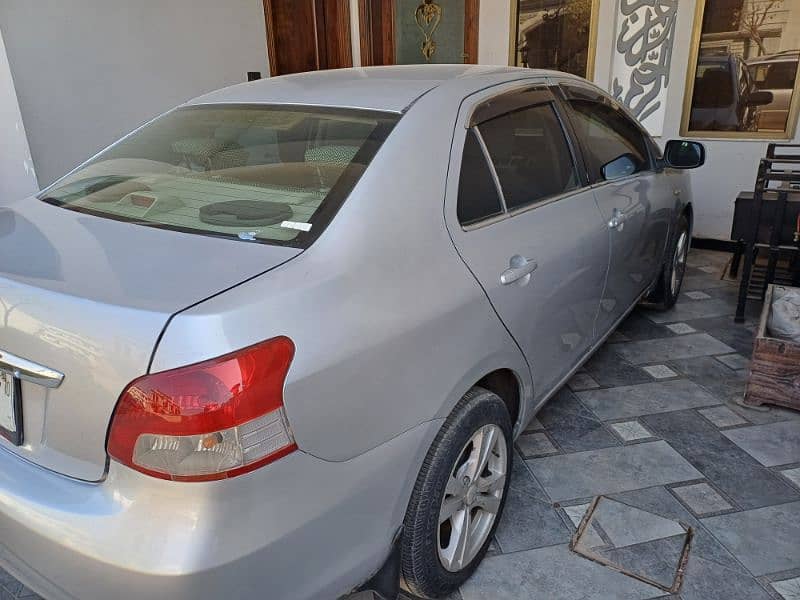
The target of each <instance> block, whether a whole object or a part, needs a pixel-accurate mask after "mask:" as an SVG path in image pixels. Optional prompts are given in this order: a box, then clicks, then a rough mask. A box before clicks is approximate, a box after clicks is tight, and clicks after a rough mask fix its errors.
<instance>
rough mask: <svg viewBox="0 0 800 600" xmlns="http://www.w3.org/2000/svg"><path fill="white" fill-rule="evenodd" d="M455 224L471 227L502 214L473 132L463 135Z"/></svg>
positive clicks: (497, 196)
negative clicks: (464, 138) (464, 136)
mask: <svg viewBox="0 0 800 600" xmlns="http://www.w3.org/2000/svg"><path fill="white" fill-rule="evenodd" d="M457 212H458V222H459V223H461V224H462V225H472V224H474V223H477V222H479V221H483V220H484V219H488V218H490V217H494V216H497V215H499V214H502V212H503V205H502V203H501V201H500V195H499V194H498V192H497V186H496V185H495V182H494V177H493V176H492V172H491V169H490V168H489V163H487V162H486V155H485V154H484V152H483V148H482V147H481V143H480V141H479V140H478V134H477V133H476V132H475V130H474V129H470V130H469V131H468V132H467V139H466V141H465V142H464V153H463V156H462V159H461V175H460V176H459V181H458V207H457Z"/></svg>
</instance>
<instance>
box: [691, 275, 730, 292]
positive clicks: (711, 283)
mask: <svg viewBox="0 0 800 600" xmlns="http://www.w3.org/2000/svg"><path fill="white" fill-rule="evenodd" d="M727 287H733V286H732V285H731V282H728V281H723V280H721V279H720V278H719V277H714V276H713V275H711V274H709V273H701V274H698V275H692V274H687V275H686V276H685V277H684V278H683V285H682V286H681V289H682V290H683V291H684V292H691V291H694V290H712V289H714V288H727Z"/></svg>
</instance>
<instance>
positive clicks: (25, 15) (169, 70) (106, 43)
mask: <svg viewBox="0 0 800 600" xmlns="http://www.w3.org/2000/svg"><path fill="white" fill-rule="evenodd" d="M0 29H1V30H2V32H3V34H4V36H5V42H6V49H7V54H8V62H9V64H10V65H11V72H12V74H13V76H14V82H15V84H16V91H17V96H18V98H19V106H20V108H21V111H22V118H23V121H24V122H25V126H26V130H27V133H28V141H29V143H30V149H31V153H32V155H33V159H34V162H35V164H36V173H37V175H38V179H39V184H40V185H42V186H45V185H47V184H48V183H50V182H52V181H53V180H54V179H56V178H58V177H59V176H61V175H63V174H64V173H66V172H68V171H69V170H71V169H72V168H73V167H75V166H76V165H77V164H79V163H80V162H82V161H83V160H85V159H86V158H88V157H89V156H91V155H93V154H94V153H96V152H97V151H98V150H100V149H102V148H103V147H105V146H106V145H108V144H109V143H111V142H113V141H114V140H115V139H117V138H118V137H120V136H121V135H123V134H124V133H126V132H128V131H129V130H131V129H133V128H134V127H136V126H138V125H139V124H141V123H143V122H145V121H147V120H149V119H150V118H152V117H154V116H156V115H158V114H160V113H161V112H163V111H165V110H167V109H169V108H171V107H172V106H174V105H176V104H179V103H181V102H184V101H185V100H188V99H189V98H192V97H194V96H197V95H199V94H201V93H203V92H206V91H210V90H213V89H215V88H219V87H222V86H226V85H231V84H234V83H239V82H242V81H245V80H246V78H247V71H261V72H262V74H264V75H268V73H269V69H268V66H267V51H266V31H265V24H264V12H263V5H262V1H261V0H224V1H220V0H169V1H167V2H162V1H159V0H136V1H135V2H132V1H130V0H102V1H99V0H69V1H68V2H65V1H64V0H36V1H35V2H31V1H30V0H1V1H0ZM0 122H3V121H2V119H0Z"/></svg>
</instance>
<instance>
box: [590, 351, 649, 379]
mask: <svg viewBox="0 0 800 600" xmlns="http://www.w3.org/2000/svg"><path fill="white" fill-rule="evenodd" d="M623 345H624V344H606V345H605V346H603V347H601V348H600V349H599V350H598V351H597V353H595V354H594V356H592V358H590V359H589V361H588V362H587V363H586V364H585V365H584V368H585V369H586V371H587V372H588V373H589V374H590V375H591V376H592V377H593V378H594V379H595V381H597V382H598V383H599V384H600V385H603V386H618V385H633V384H635V383H645V382H647V381H652V379H651V378H650V376H649V375H648V374H647V373H645V372H644V371H642V370H641V369H640V368H639V367H636V366H634V365H632V364H630V363H629V362H628V361H626V360H625V359H623V358H622V357H620V356H619V355H618V354H617V353H616V352H614V350H613V348H614V347H617V346H623Z"/></svg>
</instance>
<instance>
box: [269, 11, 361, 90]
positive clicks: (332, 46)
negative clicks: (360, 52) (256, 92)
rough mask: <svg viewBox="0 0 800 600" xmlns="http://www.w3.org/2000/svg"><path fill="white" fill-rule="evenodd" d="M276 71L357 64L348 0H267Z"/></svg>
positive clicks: (272, 70)
mask: <svg viewBox="0 0 800 600" xmlns="http://www.w3.org/2000/svg"><path fill="white" fill-rule="evenodd" d="M264 17H265V19H266V25H267V50H268V53H269V67H270V73H271V74H272V75H287V74H289V73H300V72H303V71H316V70H319V69H337V68H341V67H352V66H353V55H352V49H351V45H350V44H351V42H350V4H349V2H348V0H264Z"/></svg>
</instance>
